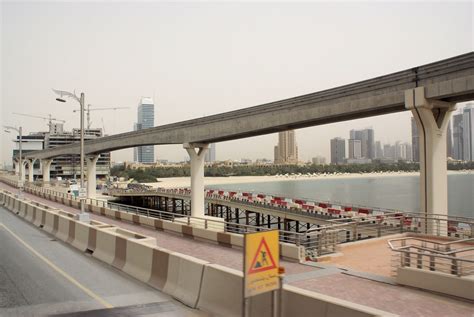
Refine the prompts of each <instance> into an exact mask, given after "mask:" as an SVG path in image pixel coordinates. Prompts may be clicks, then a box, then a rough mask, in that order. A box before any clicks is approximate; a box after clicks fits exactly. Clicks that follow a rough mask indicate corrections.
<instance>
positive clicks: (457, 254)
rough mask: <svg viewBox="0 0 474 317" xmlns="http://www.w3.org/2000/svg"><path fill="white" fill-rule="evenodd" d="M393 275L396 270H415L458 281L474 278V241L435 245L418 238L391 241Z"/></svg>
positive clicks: (437, 243) (430, 241)
mask: <svg viewBox="0 0 474 317" xmlns="http://www.w3.org/2000/svg"><path fill="white" fill-rule="evenodd" d="M388 245H389V247H390V249H391V250H392V251H394V252H393V255H392V259H391V265H392V274H393V275H394V276H396V274H397V271H398V268H400V267H401V268H405V267H410V268H416V269H420V270H426V271H432V272H441V273H445V274H450V275H456V276H459V277H462V276H469V275H474V239H461V240H456V241H449V242H444V243H443V242H436V241H432V240H426V239H420V238H412V237H407V238H399V239H391V240H389V241H388Z"/></svg>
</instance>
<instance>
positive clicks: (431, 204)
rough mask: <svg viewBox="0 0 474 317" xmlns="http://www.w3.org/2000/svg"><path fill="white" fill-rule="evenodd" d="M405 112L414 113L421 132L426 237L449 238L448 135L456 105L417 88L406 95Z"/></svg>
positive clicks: (423, 207)
mask: <svg viewBox="0 0 474 317" xmlns="http://www.w3.org/2000/svg"><path fill="white" fill-rule="evenodd" d="M405 108H407V109H409V110H411V112H412V114H413V117H414V118H415V120H416V124H417V128H418V136H419V147H420V212H422V213H424V214H425V220H424V223H422V228H421V229H422V232H424V233H426V234H434V235H438V234H447V230H448V228H447V218H446V216H447V215H448V175H447V160H446V133H447V127H448V124H449V120H450V118H451V114H452V111H453V110H454V109H455V104H454V103H450V102H444V101H440V100H432V99H427V98H425V88H424V87H417V88H414V89H409V90H406V91H405ZM435 214H438V215H441V216H435ZM439 219H443V220H439Z"/></svg>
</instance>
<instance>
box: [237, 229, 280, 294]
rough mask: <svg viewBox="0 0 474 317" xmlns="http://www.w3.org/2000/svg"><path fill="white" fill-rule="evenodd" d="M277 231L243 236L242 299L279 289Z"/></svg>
mask: <svg viewBox="0 0 474 317" xmlns="http://www.w3.org/2000/svg"><path fill="white" fill-rule="evenodd" d="M279 251H280V250H279V244H278V230H271V231H263V232H256V233H247V234H245V248H244V297H245V298H248V297H251V296H255V295H258V294H262V293H266V292H270V291H274V290H277V289H279V288H280V280H279V274H278V267H279V258H280V252H279Z"/></svg>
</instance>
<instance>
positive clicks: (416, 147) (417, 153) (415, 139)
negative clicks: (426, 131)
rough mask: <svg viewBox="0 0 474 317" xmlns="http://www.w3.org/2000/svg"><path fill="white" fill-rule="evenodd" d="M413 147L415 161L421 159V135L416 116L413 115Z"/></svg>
mask: <svg viewBox="0 0 474 317" xmlns="http://www.w3.org/2000/svg"><path fill="white" fill-rule="evenodd" d="M411 148H412V153H413V162H419V161H420V137H419V136H418V127H417V126H416V120H415V118H413V117H411Z"/></svg>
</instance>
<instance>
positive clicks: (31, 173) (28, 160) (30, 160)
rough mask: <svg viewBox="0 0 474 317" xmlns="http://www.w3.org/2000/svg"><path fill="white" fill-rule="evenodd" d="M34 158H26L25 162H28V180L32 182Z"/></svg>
mask: <svg viewBox="0 0 474 317" xmlns="http://www.w3.org/2000/svg"><path fill="white" fill-rule="evenodd" d="M35 161H36V159H27V160H26V162H27V164H28V181H29V182H30V183H33V181H34V168H33V166H34V165H35Z"/></svg>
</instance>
